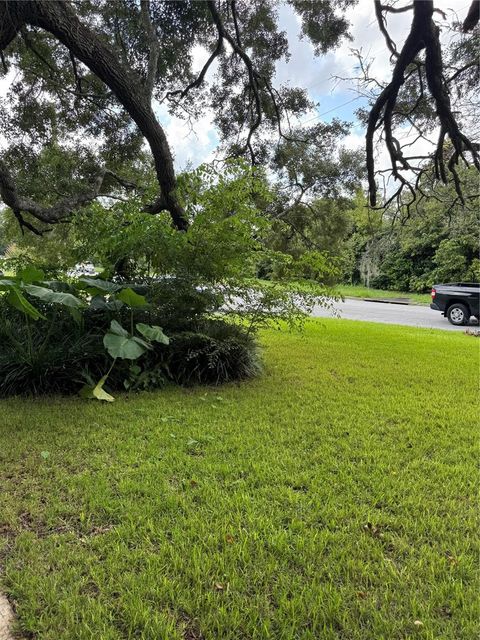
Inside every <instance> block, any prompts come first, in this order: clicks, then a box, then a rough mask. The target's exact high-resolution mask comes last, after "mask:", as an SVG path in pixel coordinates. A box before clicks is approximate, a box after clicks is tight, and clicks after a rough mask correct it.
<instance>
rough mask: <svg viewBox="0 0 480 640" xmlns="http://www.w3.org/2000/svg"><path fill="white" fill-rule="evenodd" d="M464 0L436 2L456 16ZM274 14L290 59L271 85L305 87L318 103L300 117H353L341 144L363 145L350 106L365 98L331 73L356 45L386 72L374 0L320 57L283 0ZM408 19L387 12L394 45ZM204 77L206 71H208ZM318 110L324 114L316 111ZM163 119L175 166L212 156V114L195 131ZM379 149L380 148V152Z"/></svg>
mask: <svg viewBox="0 0 480 640" xmlns="http://www.w3.org/2000/svg"><path fill="white" fill-rule="evenodd" d="M407 4H409V2H408V1H405V0H400V1H399V3H398V6H401V5H407ZM469 4H470V3H469V1H468V0H436V1H435V6H436V7H438V8H440V9H442V10H448V9H449V7H454V9H455V11H456V12H457V13H458V14H459V16H460V17H462V16H463V14H464V13H466V10H467V9H468V6H469ZM278 13H279V21H280V27H281V29H283V30H285V31H286V32H287V35H288V40H289V46H290V53H291V58H290V60H289V62H281V63H279V64H278V65H277V73H276V80H275V82H276V84H277V85H281V84H290V85H291V86H301V87H305V88H307V89H308V91H309V94H310V97H311V98H312V100H314V101H315V102H318V103H319V107H318V108H316V109H315V110H314V111H312V112H311V113H309V114H307V115H306V116H304V117H302V118H301V122H306V121H308V120H310V121H311V122H314V121H315V120H316V119H322V120H325V121H329V120H331V119H332V118H333V117H338V118H341V119H344V120H348V121H351V122H352V125H353V127H352V133H351V134H350V135H349V136H348V137H347V139H346V140H345V146H347V147H350V148H358V147H360V146H362V145H363V140H364V131H363V130H362V128H361V126H360V125H359V123H358V122H357V120H356V117H355V110H356V109H357V108H358V107H359V106H362V105H363V106H365V105H366V104H367V103H366V100H365V99H364V98H359V97H358V94H356V92H355V89H356V85H355V82H354V81H352V80H350V81H348V80H346V81H338V80H335V79H334V78H333V77H334V76H341V77H343V78H353V77H354V76H356V75H357V73H356V71H355V65H356V58H355V57H354V56H353V55H352V53H351V49H353V48H355V49H361V50H362V52H363V54H366V55H367V56H368V57H369V58H370V60H371V64H372V66H371V69H372V73H373V74H374V75H375V77H376V78H378V79H379V80H385V79H387V78H389V77H390V74H391V64H390V60H389V56H388V54H387V51H386V46H385V43H384V40H383V36H382V35H381V33H380V32H379V29H378V26H377V23H376V19H375V12H374V5H373V0H359V2H358V4H357V5H356V7H355V8H354V9H353V10H351V12H350V14H351V15H348V18H349V20H350V32H351V35H352V40H351V41H348V40H347V41H344V42H343V43H342V44H341V46H340V47H339V48H338V49H337V50H336V51H334V52H330V53H328V54H327V55H325V56H320V57H315V55H314V52H313V48H312V46H311V45H310V44H309V43H308V41H306V40H305V39H301V38H300V31H301V29H300V23H299V20H298V18H297V16H296V15H295V14H294V12H293V11H292V9H291V8H290V7H289V6H288V5H286V4H285V3H282V2H279V3H278ZM410 21H411V12H405V13H399V14H392V15H391V16H389V23H388V26H389V31H390V33H391V35H392V37H393V39H394V40H395V41H396V42H397V45H398V47H399V48H401V45H402V43H403V40H404V38H405V36H406V35H407V33H408V29H409V26H410ZM207 56H208V54H207V53H206V52H205V51H201V50H200V51H198V56H196V57H197V58H198V60H197V64H198V68H199V69H200V68H201V67H202V65H203V62H204V61H205V60H206V58H207ZM207 78H208V76H207ZM319 114H325V115H323V116H321V118H320V116H319ZM160 117H161V120H162V123H163V124H164V125H165V128H166V130H167V136H168V139H169V142H170V144H171V147H172V149H173V150H174V153H175V163H176V165H177V169H183V168H185V166H186V165H187V163H190V164H192V165H193V166H196V165H198V164H200V163H201V162H203V161H208V160H209V159H211V158H212V157H213V155H214V151H215V148H216V146H217V144H218V137H217V135H216V132H215V129H214V127H213V126H212V122H211V114H208V113H207V114H206V115H205V116H204V117H202V118H201V120H200V121H199V122H198V123H196V125H195V127H194V129H195V131H194V132H191V131H189V127H188V125H187V124H186V123H184V122H182V121H181V120H179V119H177V118H171V117H170V116H169V115H168V113H167V112H166V110H164V109H163V110H162V111H161V114H160ZM381 154H382V151H381V150H380V155H381Z"/></svg>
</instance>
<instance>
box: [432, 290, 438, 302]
mask: <svg viewBox="0 0 480 640" xmlns="http://www.w3.org/2000/svg"><path fill="white" fill-rule="evenodd" d="M436 295H437V292H436V290H435V289H432V300H433V298H435V296H436Z"/></svg>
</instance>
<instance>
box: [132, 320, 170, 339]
mask: <svg viewBox="0 0 480 640" xmlns="http://www.w3.org/2000/svg"><path fill="white" fill-rule="evenodd" d="M136 327H137V331H139V332H140V333H141V334H142V336H145V338H147V340H154V341H155V342H160V344H169V342H170V340H169V338H168V336H166V335H165V334H164V333H163V330H162V327H158V326H157V325H150V324H143V322H139V323H138V324H137V325H136Z"/></svg>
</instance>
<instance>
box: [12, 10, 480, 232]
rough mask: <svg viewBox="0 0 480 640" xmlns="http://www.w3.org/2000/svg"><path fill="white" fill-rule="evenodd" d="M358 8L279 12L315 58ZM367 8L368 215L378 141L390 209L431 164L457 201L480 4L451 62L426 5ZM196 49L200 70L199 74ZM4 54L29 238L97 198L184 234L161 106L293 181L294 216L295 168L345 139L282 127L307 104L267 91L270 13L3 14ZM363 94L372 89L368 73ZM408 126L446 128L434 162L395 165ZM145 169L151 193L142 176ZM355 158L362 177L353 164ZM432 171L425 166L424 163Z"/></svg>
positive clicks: (15, 174)
mask: <svg viewBox="0 0 480 640" xmlns="http://www.w3.org/2000/svg"><path fill="white" fill-rule="evenodd" d="M356 2H357V0H340V1H338V0H337V1H335V2H334V1H333V0H318V1H316V2H310V1H304V0H289V3H288V4H289V5H290V7H291V8H292V10H293V11H294V12H295V13H296V15H297V16H298V17H299V19H300V22H301V29H302V34H303V36H304V37H305V38H307V39H308V40H309V41H310V42H311V43H312V44H313V46H314V50H315V54H316V55H321V54H324V53H326V52H328V51H329V50H331V49H332V48H334V47H337V46H339V45H340V44H341V43H342V42H344V41H345V39H346V38H347V37H348V26H349V25H348V19H347V13H348V10H351V8H352V7H353V6H354V5H355V4H356ZM375 7H376V14H377V19H378V25H379V28H380V30H381V31H382V33H383V34H384V35H385V39H386V47H387V48H388V50H389V52H390V54H391V56H392V61H393V62H394V66H393V74H392V80H391V82H390V83H388V84H387V85H386V86H385V87H382V86H381V85H380V84H379V83H377V84H376V85H374V86H375V87H376V88H374V89H373V91H372V92H371V96H370V97H371V99H372V108H371V110H370V112H369V114H367V116H366V119H367V121H368V123H367V144H366V158H367V168H368V180H369V191H370V203H371V204H372V205H373V206H375V205H376V204H377V195H376V194H377V189H378V188H377V178H378V176H377V175H376V166H375V160H374V148H375V144H376V143H377V142H378V143H380V144H385V145H386V147H387V149H388V152H389V156H390V159H391V167H390V169H389V173H390V174H391V175H392V176H393V178H394V179H395V180H396V181H397V182H398V184H399V188H398V189H397V190H396V191H395V193H394V196H393V197H397V198H398V199H399V202H401V203H402V204H405V198H404V193H405V191H409V192H410V194H411V200H412V202H413V200H414V199H415V198H416V197H417V194H418V189H419V186H420V179H419V176H420V175H421V174H423V173H424V171H425V166H433V178H432V180H434V181H438V182H447V181H448V180H449V179H450V178H451V179H452V180H453V182H454V184H455V188H456V193H457V196H458V198H459V199H460V200H461V201H462V202H465V196H464V194H463V190H462V184H461V179H460V175H459V172H458V170H457V166H458V163H459V162H460V161H463V162H465V163H473V164H475V166H476V167H477V168H479V167H480V164H479V159H478V150H477V144H476V141H475V132H474V131H473V132H472V131H470V130H469V125H470V124H471V123H470V121H469V122H466V123H465V126H464V124H463V123H462V119H465V118H464V116H465V114H464V113H460V114H459V113H457V111H456V110H454V109H453V108H452V106H451V97H450V95H451V93H452V92H453V91H454V90H455V91H457V92H461V93H462V96H463V98H464V102H465V100H466V101H468V100H470V101H471V100H472V95H473V93H474V91H475V89H476V84H475V79H476V78H477V77H478V65H477V57H478V55H477V54H478V0H474V2H473V3H472V6H471V8H470V10H469V11H468V15H467V16H466V17H465V19H464V22H463V24H461V25H458V24H457V23H456V22H455V20H453V21H450V23H449V28H451V29H453V30H455V31H456V32H457V33H458V34H460V36H459V37H458V38H457V39H454V40H452V45H451V46H450V47H449V48H448V50H447V51H442V47H441V44H440V36H439V26H438V24H437V20H438V16H440V18H441V17H442V16H441V12H440V13H439V12H438V11H436V9H435V6H434V2H433V0H415V1H414V2H413V3H412V4H411V5H402V6H398V5H397V3H395V2H390V3H388V4H382V3H381V2H380V1H379V0H376V3H375ZM404 11H411V12H412V27H411V32H410V34H409V36H408V37H407V39H406V41H405V43H404V45H403V47H402V48H401V49H400V50H397V46H396V44H395V43H394V42H393V40H392V38H391V37H390V35H389V33H388V28H387V23H386V16H387V15H390V14H392V15H395V14H396V13H399V12H404ZM445 19H446V18H445ZM198 47H202V48H203V49H206V50H207V52H208V58H207V60H206V63H205V64H204V66H203V67H202V69H201V70H200V71H199V72H198V73H195V72H194V64H193V60H194V54H195V51H196V50H197V49H198ZM0 51H1V54H2V55H1V60H2V65H3V73H5V74H6V73H8V71H9V69H10V70H14V74H15V78H14V81H13V83H12V86H11V89H10V92H9V95H8V98H6V99H4V100H3V101H2V104H1V109H2V116H3V117H2V119H1V124H0V127H1V129H0V132H1V133H2V134H3V136H4V137H5V139H6V141H7V146H6V149H5V150H4V151H3V152H2V154H1V156H0V196H1V198H2V200H3V202H4V203H5V204H6V205H7V206H8V207H10V208H11V210H12V211H13V212H14V214H15V216H16V218H17V220H18V221H19V222H20V224H21V225H22V228H23V227H26V228H29V229H30V230H32V231H34V232H39V231H42V230H43V229H44V228H45V227H46V226H48V225H51V224H56V223H60V222H63V221H65V220H67V219H68V218H69V217H70V216H71V214H72V212H73V211H75V210H76V209H78V208H81V207H82V206H85V205H86V204H88V203H90V202H92V201H93V200H95V199H96V198H98V197H100V196H106V195H109V196H111V197H116V198H118V197H124V196H125V195H126V196H127V197H128V195H129V194H130V193H132V192H134V193H136V194H140V195H142V206H143V209H144V210H145V211H146V212H148V213H152V214H154V213H158V212H160V211H163V210H167V211H168V212H169V213H170V216H171V219H172V222H173V225H174V226H175V227H176V228H177V229H180V230H184V229H186V228H187V227H188V225H189V222H190V221H189V219H188V215H187V214H186V212H185V209H184V207H183V206H182V203H181V202H180V200H179V198H178V194H177V188H176V187H177V179H176V175H175V170H174V164H173V157H172V155H173V154H172V148H171V145H173V152H174V141H168V140H167V137H166V134H165V131H164V129H163V127H162V125H161V123H160V121H159V118H158V115H157V112H158V105H159V104H160V103H163V104H166V105H168V107H169V109H170V110H171V111H172V112H174V113H176V114H182V115H183V116H184V117H185V118H192V117H194V116H196V115H198V114H199V113H201V112H202V111H203V110H205V109H207V108H208V109H211V110H212V112H213V114H214V122H215V125H216V126H217V128H218V130H219V132H220V137H221V142H222V144H223V146H224V148H225V153H226V155H230V156H231V155H237V156H246V157H248V158H249V160H250V161H251V162H252V163H253V164H259V163H260V164H263V165H268V166H270V168H271V170H272V171H278V172H279V173H280V174H281V175H282V176H283V177H285V175H287V176H289V180H290V186H291V187H292V188H293V187H296V188H297V189H299V191H297V192H296V191H294V190H291V191H290V198H289V200H288V206H291V204H292V202H296V201H297V200H298V195H299V193H301V194H302V196H301V197H303V196H304V195H305V194H304V192H302V189H304V184H300V183H299V182H298V181H296V180H292V176H293V173H292V165H293V160H292V158H299V154H303V158H304V159H307V158H309V159H313V158H314V156H315V153H316V151H318V147H319V145H320V146H321V145H322V144H323V138H324V137H325V138H327V139H329V140H330V139H331V138H332V136H333V135H337V136H341V135H344V134H345V132H346V131H347V124H346V123H343V124H342V123H339V122H338V121H334V122H333V123H331V124H325V123H323V124H322V125H321V126H319V127H316V128H310V129H304V130H296V129H295V128H294V127H291V126H290V116H291V115H292V114H296V115H299V114H302V113H304V112H305V111H307V110H308V109H309V108H311V106H312V105H311V102H310V100H309V97H308V94H307V92H306V90H305V88H302V87H290V86H288V87H287V86H280V87H279V86H277V85H276V84H275V81H274V80H275V64H276V63H277V61H279V60H281V59H285V58H287V57H288V55H289V43H288V41H287V37H286V34H285V33H284V32H283V31H281V30H280V28H279V23H278V12H277V3H276V2H274V0H262V1H258V2H249V1H247V0H228V1H227V0H226V1H224V2H223V1H222V2H217V1H215V0H209V1H207V2H197V1H195V0H183V1H182V2H169V1H165V0H140V2H137V1H135V0H118V1H116V2H109V1H107V0H103V1H102V0H100V1H98V0H95V1H93V0H85V1H84V2H81V3H76V2H70V1H68V0H54V1H51V2H42V1H41V0H21V1H19V0H1V2H0ZM214 63H215V64H214ZM207 76H208V82H206V79H207ZM365 81H366V83H367V84H368V85H369V86H371V82H372V79H371V78H369V77H368V70H366V73H365ZM466 119H467V120H468V114H467V118H466ZM405 122H409V123H411V126H412V127H413V128H414V129H415V130H417V131H418V135H419V136H420V137H421V136H426V135H427V134H428V133H432V132H434V133H435V132H437V130H439V134H438V142H437V145H436V148H435V149H434V150H433V151H432V153H431V154H427V155H426V156H424V157H421V158H420V157H418V158H415V157H410V156H408V155H407V153H406V152H404V150H403V149H402V144H401V142H399V140H398V139H397V138H396V137H395V127H396V126H401V125H402V124H404V123H405ZM379 133H381V134H382V136H381V139H380V140H377V139H376V136H377V134H379ZM272 140H277V141H280V146H279V147H278V148H276V147H275V145H272ZM145 142H146V143H147V146H148V149H149V150H148V151H147V149H146V145H145ZM310 145H311V146H310ZM47 146H48V150H46V148H47ZM337 146H338V143H337ZM52 149H53V151H52ZM287 151H288V153H289V154H290V157H289V158H286V155H285V154H286V152H287ZM149 157H151V160H152V165H153V169H154V171H153V181H152V177H151V176H150V173H149V171H148V170H147V169H146V167H148V162H147V163H146V162H145V161H146V160H147V159H148V158H149ZM350 159H351V160H352V161H353V165H352V166H355V165H356V163H357V159H355V158H353V157H352V158H350ZM431 159H433V161H434V162H433V165H432V163H429V162H425V161H429V160H431ZM347 160H348V158H347V156H346V155H345V154H344V155H343V157H341V158H340V160H339V162H340V165H337V168H335V169H334V170H333V171H332V164H331V162H330V164H329V163H326V164H329V166H328V167H327V166H324V167H323V168H322V167H318V166H316V167H314V168H311V167H308V168H307V167H306V164H307V163H306V162H305V161H303V168H301V167H300V168H299V167H297V168H296V169H295V170H296V171H297V172H298V171H300V172H301V173H302V174H303V176H304V177H307V174H308V179H307V182H308V180H310V183H309V184H308V189H309V190H311V192H312V194H313V195H315V196H318V195H319V193H318V192H319V190H320V189H321V188H322V187H324V188H326V189H327V190H328V189H331V188H332V187H333V179H332V178H331V175H334V174H337V175H338V173H339V170H338V166H340V167H343V170H346V174H347V176H349V175H351V174H352V171H353V172H354V171H355V169H352V166H349V167H348V168H347V166H346V161H347ZM342 163H343V165H342ZM357 164H358V163H357ZM319 171H323V175H322V176H320V173H319ZM328 171H330V174H329V173H328ZM412 176H413V178H412ZM312 179H313V180H314V183H312V182H311V180H312ZM299 185H300V186H299ZM390 198H391V196H390ZM307 199H308V198H307ZM297 204H298V202H297ZM407 204H408V203H407Z"/></svg>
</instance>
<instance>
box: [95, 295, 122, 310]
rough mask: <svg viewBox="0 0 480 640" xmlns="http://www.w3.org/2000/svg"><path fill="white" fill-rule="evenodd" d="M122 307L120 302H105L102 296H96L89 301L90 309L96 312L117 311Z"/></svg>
mask: <svg viewBox="0 0 480 640" xmlns="http://www.w3.org/2000/svg"><path fill="white" fill-rule="evenodd" d="M122 307H123V302H121V301H120V300H105V298H104V297H103V296H100V295H96V296H93V298H92V299H91V301H90V308H91V309H95V310H98V311H119V310H120V309H121V308H122Z"/></svg>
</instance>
